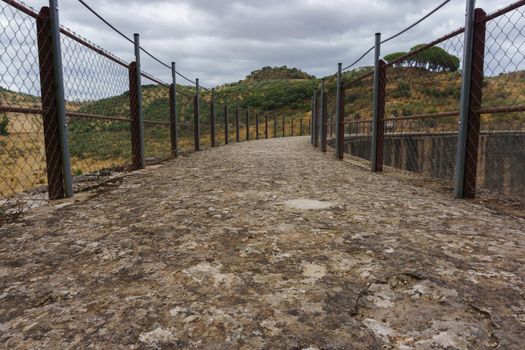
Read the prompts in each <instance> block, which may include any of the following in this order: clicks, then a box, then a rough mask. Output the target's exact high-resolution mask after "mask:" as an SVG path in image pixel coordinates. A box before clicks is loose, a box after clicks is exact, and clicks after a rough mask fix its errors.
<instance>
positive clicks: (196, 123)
mask: <svg viewBox="0 0 525 350" xmlns="http://www.w3.org/2000/svg"><path fill="white" fill-rule="evenodd" d="M199 95H200V86H199V79H198V78H197V79H195V97H194V98H193V139H194V144H195V151H200V150H201V144H200V136H201V135H200V106H199V104H200V103H199V102H200V96H199Z"/></svg>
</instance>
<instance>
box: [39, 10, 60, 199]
mask: <svg viewBox="0 0 525 350" xmlns="http://www.w3.org/2000/svg"><path fill="white" fill-rule="evenodd" d="M36 23H37V41H38V58H39V66H40V86H41V97H42V117H43V126H44V144H45V154H46V166H47V169H46V170H47V181H48V193H49V199H51V200H53V199H60V198H64V197H66V190H65V187H64V164H63V161H64V159H63V157H62V152H61V149H60V141H61V137H60V130H59V129H60V127H59V124H60V122H61V121H60V118H59V115H58V110H59V108H60V107H59V100H60V97H59V96H58V94H57V88H56V86H57V82H56V74H55V70H56V69H61V67H60V66H57V65H56V64H55V62H56V60H55V59H54V57H53V56H54V54H55V52H54V50H53V40H54V39H53V37H54V36H55V33H54V30H53V26H52V23H51V18H50V9H49V7H42V9H41V10H40V13H39V15H38V18H37V21H36Z"/></svg>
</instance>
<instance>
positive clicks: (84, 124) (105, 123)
mask: <svg viewBox="0 0 525 350" xmlns="http://www.w3.org/2000/svg"><path fill="white" fill-rule="evenodd" d="M60 39H61V47H62V67H63V80H64V98H65V100H66V114H67V117H68V144H69V152H70V157H71V171H72V173H73V175H74V176H76V179H75V180H76V181H75V187H76V188H75V189H76V190H79V189H80V187H81V186H82V185H83V184H84V183H85V182H86V181H87V182H88V183H91V182H92V181H93V180H95V181H96V178H97V177H101V176H102V177H104V176H107V175H109V174H110V173H111V172H112V171H115V170H117V171H121V170H124V168H126V167H127V166H129V164H130V159H131V140H130V135H131V128H130V123H131V120H130V117H129V115H130V104H129V71H128V63H126V62H124V61H123V60H122V59H120V58H118V57H115V56H113V55H111V54H110V53H108V52H107V51H105V50H103V49H102V48H100V47H98V46H96V45H95V44H93V43H91V42H89V41H88V40H87V39H84V38H82V37H80V36H79V35H78V34H76V33H73V32H71V31H70V30H68V29H65V28H63V30H62V33H61V36H60ZM94 177H95V179H93V178H94Z"/></svg>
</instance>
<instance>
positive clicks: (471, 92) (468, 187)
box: [454, 0, 486, 198]
mask: <svg viewBox="0 0 525 350" xmlns="http://www.w3.org/2000/svg"><path fill="white" fill-rule="evenodd" d="M474 8H475V1H474V0H468V3H467V15H466V23H465V51H464V58H463V69H462V74H463V77H462V79H463V82H462V90H461V111H460V118H461V121H460V126H459V132H458V145H457V155H456V174H455V183H454V195H455V197H456V198H474V197H475V196H476V177H477V165H478V164H477V163H478V147H479V141H480V137H479V136H480V126H481V125H480V124H481V122H480V113H479V108H481V103H482V99H483V71H484V63H485V62H484V61H485V35H486V21H485V16H486V13H485V11H483V10H482V9H474Z"/></svg>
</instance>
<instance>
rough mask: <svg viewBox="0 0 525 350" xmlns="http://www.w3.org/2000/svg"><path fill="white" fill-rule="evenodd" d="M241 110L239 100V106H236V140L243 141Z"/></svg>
mask: <svg viewBox="0 0 525 350" xmlns="http://www.w3.org/2000/svg"><path fill="white" fill-rule="evenodd" d="M240 118H241V116H240V110H239V102H237V106H236V107H235V142H239V141H241V133H240V125H239V124H240Z"/></svg>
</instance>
